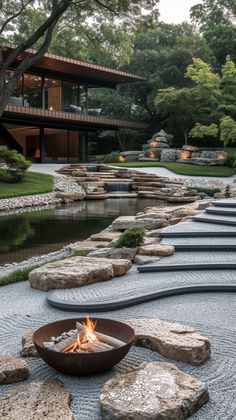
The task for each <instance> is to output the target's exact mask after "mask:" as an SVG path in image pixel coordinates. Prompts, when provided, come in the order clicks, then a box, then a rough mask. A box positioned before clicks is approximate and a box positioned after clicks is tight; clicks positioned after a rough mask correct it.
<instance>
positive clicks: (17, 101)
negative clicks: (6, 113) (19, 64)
mask: <svg viewBox="0 0 236 420" xmlns="http://www.w3.org/2000/svg"><path fill="white" fill-rule="evenodd" d="M12 75H13V71H11V70H8V71H7V74H6V83H8V80H9V79H10V77H11V76H12ZM9 105H15V106H22V105H23V95H22V77H21V78H20V80H19V81H18V82H17V85H16V87H15V89H14V91H13V93H12V95H11V97H10V99H9Z"/></svg>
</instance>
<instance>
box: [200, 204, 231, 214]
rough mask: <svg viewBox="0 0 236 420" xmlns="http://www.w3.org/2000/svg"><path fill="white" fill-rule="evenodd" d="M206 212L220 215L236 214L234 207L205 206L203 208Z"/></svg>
mask: <svg viewBox="0 0 236 420" xmlns="http://www.w3.org/2000/svg"><path fill="white" fill-rule="evenodd" d="M205 212H206V213H208V214H217V215H220V216H236V207H235V208H233V207H223V206H222V207H214V206H213V207H207V208H206V210H205Z"/></svg>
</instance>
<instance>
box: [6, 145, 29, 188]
mask: <svg viewBox="0 0 236 420" xmlns="http://www.w3.org/2000/svg"><path fill="white" fill-rule="evenodd" d="M0 164H2V166H3V167H2V169H1V171H0V180H2V181H5V182H17V181H21V180H22V179H23V178H24V176H25V174H26V171H27V169H28V168H29V166H30V162H29V161H27V160H26V159H25V158H24V156H23V155H21V154H20V153H18V152H17V151H16V150H10V149H8V148H7V147H6V146H0Z"/></svg>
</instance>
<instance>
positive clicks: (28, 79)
mask: <svg viewBox="0 0 236 420" xmlns="http://www.w3.org/2000/svg"><path fill="white" fill-rule="evenodd" d="M23 84H24V98H23V99H24V103H23V104H24V106H30V107H34V108H42V77H40V76H35V75H31V74H24V82H23Z"/></svg>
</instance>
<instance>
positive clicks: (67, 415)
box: [0, 379, 74, 420]
mask: <svg viewBox="0 0 236 420" xmlns="http://www.w3.org/2000/svg"><path fill="white" fill-rule="evenodd" d="M69 404H70V393H69V392H68V391H67V390H66V389H65V388H64V386H63V384H62V382H61V381H59V380H58V379H50V380H48V381H45V382H32V383H29V384H25V385H21V386H19V387H17V388H14V389H11V390H10V391H8V392H6V393H4V394H2V395H0V418H1V419H4V420H14V419H18V420H43V419H45V420H73V419H74V416H73V414H72V412H71V410H70V407H69Z"/></svg>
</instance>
